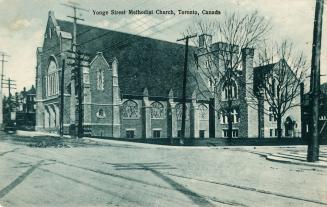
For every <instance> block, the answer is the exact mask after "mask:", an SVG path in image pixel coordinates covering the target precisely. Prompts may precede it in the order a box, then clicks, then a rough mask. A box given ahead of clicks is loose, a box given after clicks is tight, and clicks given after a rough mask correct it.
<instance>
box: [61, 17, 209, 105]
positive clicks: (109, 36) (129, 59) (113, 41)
mask: <svg viewBox="0 0 327 207" xmlns="http://www.w3.org/2000/svg"><path fill="white" fill-rule="evenodd" d="M57 23H58V25H59V26H60V30H61V31H65V32H70V33H71V32H72V31H73V24H72V23H71V22H68V21H64V20H57ZM77 31H78V33H77V44H79V45H80V46H79V49H81V50H82V51H83V52H86V53H89V54H90V56H91V59H93V58H94V57H95V55H96V53H97V52H103V55H104V57H105V58H106V60H107V61H108V62H109V63H110V62H111V60H112V59H113V58H114V57H115V58H117V59H118V63H119V64H118V77H119V87H120V90H121V93H122V95H137V96H138V95H140V96H142V94H143V89H144V88H147V89H148V92H149V96H158V97H168V93H169V90H170V89H173V93H174V97H177V98H181V97H182V80H183V67H184V47H185V46H184V45H183V44H177V43H172V42H167V41H162V40H156V39H152V38H148V37H142V36H137V35H133V34H128V33H123V32H118V31H113V30H107V29H102V28H97V27H92V26H88V25H81V24H78V25H77ZM195 49H196V48H194V47H189V67H188V68H189V73H188V82H187V84H188V85H187V92H186V96H187V98H191V96H192V93H193V91H194V90H197V91H199V90H200V91H201V92H202V93H200V95H198V97H197V98H198V99H204V100H207V99H208V98H210V97H211V95H210V93H209V91H208V89H207V87H206V86H205V84H204V82H203V80H202V79H199V78H195V76H196V77H200V76H199V75H198V74H197V70H196V69H195V68H196V67H195V63H194V58H193V52H194V51H195ZM196 80H197V81H196ZM197 83H198V84H197ZM201 94H202V95H201ZM203 94H204V95H203Z"/></svg>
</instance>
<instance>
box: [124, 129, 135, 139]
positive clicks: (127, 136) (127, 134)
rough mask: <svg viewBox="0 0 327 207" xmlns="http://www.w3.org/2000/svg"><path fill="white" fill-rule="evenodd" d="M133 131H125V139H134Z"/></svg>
mask: <svg viewBox="0 0 327 207" xmlns="http://www.w3.org/2000/svg"><path fill="white" fill-rule="evenodd" d="M134 135H135V130H133V129H127V130H126V138H134Z"/></svg>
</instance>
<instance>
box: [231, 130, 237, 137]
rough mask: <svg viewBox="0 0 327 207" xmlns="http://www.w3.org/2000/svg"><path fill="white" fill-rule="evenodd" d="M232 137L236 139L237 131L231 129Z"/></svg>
mask: <svg viewBox="0 0 327 207" xmlns="http://www.w3.org/2000/svg"><path fill="white" fill-rule="evenodd" d="M232 137H233V138H237V137H238V129H233V130H232Z"/></svg>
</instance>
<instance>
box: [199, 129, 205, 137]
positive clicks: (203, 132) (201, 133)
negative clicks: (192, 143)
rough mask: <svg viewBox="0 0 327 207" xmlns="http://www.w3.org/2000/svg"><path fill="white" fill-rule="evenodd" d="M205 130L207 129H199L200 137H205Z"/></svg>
mask: <svg viewBox="0 0 327 207" xmlns="http://www.w3.org/2000/svg"><path fill="white" fill-rule="evenodd" d="M205 132H206V130H200V131H199V137H200V138H204V135H205Z"/></svg>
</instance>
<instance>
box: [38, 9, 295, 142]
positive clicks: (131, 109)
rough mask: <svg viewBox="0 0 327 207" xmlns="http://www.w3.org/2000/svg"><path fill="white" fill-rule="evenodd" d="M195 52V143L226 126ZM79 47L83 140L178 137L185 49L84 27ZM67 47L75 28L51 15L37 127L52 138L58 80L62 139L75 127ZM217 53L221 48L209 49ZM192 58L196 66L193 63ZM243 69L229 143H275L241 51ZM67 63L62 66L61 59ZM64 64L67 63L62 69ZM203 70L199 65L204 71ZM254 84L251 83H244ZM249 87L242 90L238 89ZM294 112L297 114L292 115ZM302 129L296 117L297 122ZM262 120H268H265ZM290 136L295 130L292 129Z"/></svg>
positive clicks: (190, 88) (189, 99)
mask: <svg viewBox="0 0 327 207" xmlns="http://www.w3.org/2000/svg"><path fill="white" fill-rule="evenodd" d="M206 40H207V39H206V37H205V36H204V35H200V36H199V40H198V41H199V45H200V47H193V46H190V47H189V62H188V75H187V87H186V127H185V128H186V129H185V136H186V137H193V138H208V137H226V136H227V120H226V116H225V115H224V114H223V113H221V112H220V111H221V110H220V108H222V107H224V104H225V103H224V97H226V91H225V90H224V87H220V89H219V90H220V91H221V92H219V93H218V94H219V95H217V93H213V91H212V86H211V82H210V80H207V79H206V78H205V76H203V74H201V73H202V71H201V70H199V64H206V63H205V62H204V61H203V60H201V56H203V55H205V54H204V53H203V52H201V44H202V45H203V41H206ZM76 41H77V45H78V49H79V50H80V51H83V52H85V53H86V54H87V57H88V59H87V60H85V61H82V68H81V71H82V75H81V77H82V81H81V82H82V83H81V88H82V93H83V96H82V98H83V101H82V106H83V107H82V108H83V120H82V121H83V129H84V130H83V131H84V135H85V136H98V137H116V138H119V137H121V138H171V137H179V136H180V134H181V122H182V82H183V65H184V49H185V46H184V45H183V44H177V43H172V42H167V41H162V40H156V39H152V38H148V37H142V36H137V35H133V34H128V33H122V32H117V31H112V30H107V29H102V28H97V27H93V26H88V25H82V24H78V25H77V35H76ZM72 42H73V23H72V22H69V21H65V20H59V19H56V18H55V16H54V13H53V12H51V11H50V12H49V15H48V21H47V26H46V29H45V33H44V41H43V46H42V47H39V48H37V51H36V53H37V66H36V70H37V71H36V75H37V77H36V90H37V92H36V102H37V107H36V108H37V109H36V114H37V115H36V129H37V130H40V131H49V132H58V131H59V124H60V123H59V120H60V108H61V105H60V104H61V95H60V94H61V82H63V83H64V84H63V103H64V104H63V127H64V133H65V134H68V133H69V130H70V127H71V126H72V125H74V124H76V122H77V119H78V111H77V106H76V103H77V101H76V98H77V97H76V96H74V95H73V96H72V95H71V94H74V93H73V91H76V90H78V89H77V88H76V87H75V84H72V83H73V82H72V75H73V73H72V70H73V67H72V66H71V64H70V62H71V59H70V58H69V57H71V56H72V54H71V53H69V52H67V51H70V50H71V48H72ZM210 45H211V48H214V49H215V50H217V51H220V50H225V49H226V44H225V43H221V42H217V43H211V42H210ZM194 54H196V55H197V57H198V60H195V58H194V56H195V55H194ZM242 55H243V57H242V60H243V64H242V68H241V69H240V70H239V71H238V78H237V79H235V83H233V90H232V91H233V92H232V96H233V100H234V101H233V106H235V108H234V110H233V112H232V115H233V137H235V138H237V137H243V138H245V137H258V134H259V131H260V130H262V129H263V130H264V131H265V133H264V134H265V137H273V134H271V130H272V129H274V124H273V123H268V122H267V123H265V124H264V125H262V126H261V128H262V129H259V120H262V119H260V116H258V107H257V106H256V107H253V105H255V104H254V103H255V100H253V98H251V97H250V95H249V94H248V92H247V91H251V90H253V71H254V68H253V55H254V49H251V48H243V49H242ZM64 60H65V61H64ZM63 63H65V65H63ZM204 67H205V66H204ZM62 70H64V78H63V81H61V80H62ZM251 78H252V81H248V80H250V79H251ZM244 82H249V83H248V84H243V85H242V83H244ZM295 114H300V111H297V112H296V113H295ZM295 119H296V120H295V121H296V122H297V123H298V126H301V124H300V117H298V116H295ZM266 120H269V118H267V117H266ZM294 131H296V133H297V132H298V131H301V129H300V128H298V129H294Z"/></svg>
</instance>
